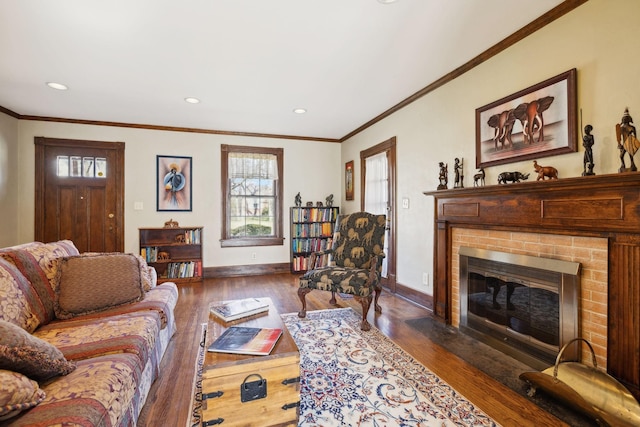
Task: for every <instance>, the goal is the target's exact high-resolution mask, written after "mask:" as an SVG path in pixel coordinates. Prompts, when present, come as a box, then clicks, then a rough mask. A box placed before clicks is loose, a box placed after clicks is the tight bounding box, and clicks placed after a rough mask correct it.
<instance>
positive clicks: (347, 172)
mask: <svg viewBox="0 0 640 427" xmlns="http://www.w3.org/2000/svg"><path fill="white" fill-rule="evenodd" d="M344 188H345V195H346V199H347V200H353V160H351V161H349V162H347V163H346V164H345V166H344Z"/></svg>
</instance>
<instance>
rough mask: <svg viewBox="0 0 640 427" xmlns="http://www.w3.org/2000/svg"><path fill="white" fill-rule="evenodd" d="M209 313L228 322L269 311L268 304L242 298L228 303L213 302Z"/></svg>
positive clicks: (262, 301) (254, 299)
mask: <svg viewBox="0 0 640 427" xmlns="http://www.w3.org/2000/svg"><path fill="white" fill-rule="evenodd" d="M210 309H211V313H213V314H214V315H216V316H217V317H219V318H220V319H222V320H224V321H225V322H230V321H232V320H236V319H240V318H242V317H247V316H251V315H254V314H258V313H262V312H265V311H269V303H268V302H266V301H265V300H259V299H257V298H244V299H235V300H229V301H220V302H214V303H213V304H211V307H210Z"/></svg>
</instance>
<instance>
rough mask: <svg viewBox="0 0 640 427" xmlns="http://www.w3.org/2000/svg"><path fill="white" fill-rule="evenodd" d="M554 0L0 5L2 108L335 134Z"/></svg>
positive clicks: (115, 0) (11, 1)
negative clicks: (300, 111) (300, 110)
mask: <svg viewBox="0 0 640 427" xmlns="http://www.w3.org/2000/svg"><path fill="white" fill-rule="evenodd" d="M560 3H562V0H536V1H531V0H398V1H397V2H396V3H393V4H386V5H385V4H381V3H380V2H378V1H377V0H324V1H318V0H271V1H267V0H182V1H178V0H112V1H99V0H57V1H42V0H3V1H1V2H0V60H1V61H2V63H1V65H0V107H4V108H5V109H8V110H9V111H10V112H13V113H15V114H17V115H20V116H38V117H54V118H62V119H73V120H89V121H101V122H118V123H127V124H134V125H154V126H167V127H184V128H196V129H206V130H216V131H228V132H243V133H244V132H249V133H261V134H274V135H290V136H302V137H313V138H328V139H339V138H342V137H343V136H345V135H347V134H349V133H350V132H352V131H354V130H355V129H357V128H359V127H361V126H362V125H363V124H365V123H367V122H368V121H370V120H372V119H373V118H375V117H376V116H378V115H380V114H381V113H383V112H385V111H387V110H388V109H390V108H392V107H393V106H395V105H397V104H398V103H400V102H401V101H403V100H405V99H406V98H408V97H410V96H411V95H413V94H415V93H416V92H418V91H420V90H421V89H423V88H425V87H426V86H428V85H429V84H430V83H432V82H434V81H436V80H437V79H439V78H441V77H443V76H444V75H446V74H447V73H449V72H451V71H452V70H454V69H455V68H457V67H459V66H461V65H463V64H465V63H466V62H468V61H469V60H470V59H472V58H474V57H476V56H477V55H479V54H480V53H482V52H484V51H485V50H487V49H488V48H490V47H491V46H493V45H495V44H496V43H498V42H500V41H501V40H503V39H504V38H505V37H507V36H509V35H510V34H512V33H514V32H515V31H517V30H518V29H520V28H522V27H523V26H525V25H526V24H528V23H530V22H531V21H533V20H535V19H536V18H538V17H539V16H541V15H543V14H545V13H546V12H548V11H549V10H551V9H552V8H554V7H555V6H557V5H558V4H560ZM46 82H58V83H63V84H65V85H67V86H68V87H69V90H67V91H56V90H53V89H50V88H49V87H47V86H46V85H45V83H46ZM186 97H196V98H199V99H200V100H201V103H199V104H188V103H186V102H185V101H184V98H186ZM298 107H301V108H305V109H307V113H306V114H301V115H300V114H295V113H293V109H294V108H298Z"/></svg>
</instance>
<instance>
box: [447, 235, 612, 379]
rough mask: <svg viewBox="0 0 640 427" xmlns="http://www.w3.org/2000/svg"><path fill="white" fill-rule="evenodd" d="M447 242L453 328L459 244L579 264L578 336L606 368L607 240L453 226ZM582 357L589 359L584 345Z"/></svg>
mask: <svg viewBox="0 0 640 427" xmlns="http://www.w3.org/2000/svg"><path fill="white" fill-rule="evenodd" d="M451 241H452V243H451V260H452V263H451V324H452V325H453V326H455V327H459V325H460V294H459V289H460V275H459V272H460V270H459V259H460V257H459V251H460V247H461V246H466V247H472V248H477V249H488V250H494V251H501V252H509V253H514V254H522V255H529V256H534V257H543V258H550V259H558V260H563V261H573V262H577V263H580V265H581V281H580V282H581V286H580V288H581V289H580V294H579V303H578V317H579V320H578V321H579V327H578V329H579V335H580V336H581V337H583V338H585V339H586V340H588V341H589V342H590V343H591V345H592V346H593V350H594V352H595V353H596V358H597V361H598V366H599V367H602V368H606V366H607V239H603V238H595V237H580V236H562V235H554V234H541V233H522V232H510V231H499V230H477V229H469V228H458V227H455V228H453V229H452V239H451ZM583 360H586V361H589V360H591V359H590V353H587V349H586V348H583Z"/></svg>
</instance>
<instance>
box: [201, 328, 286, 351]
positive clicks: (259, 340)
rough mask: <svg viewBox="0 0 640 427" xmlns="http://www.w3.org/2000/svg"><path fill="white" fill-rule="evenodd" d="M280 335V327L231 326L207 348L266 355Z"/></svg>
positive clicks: (209, 349)
mask: <svg viewBox="0 0 640 427" xmlns="http://www.w3.org/2000/svg"><path fill="white" fill-rule="evenodd" d="M281 336H282V329H280V328H251V327H246V326H231V327H230V328H229V329H227V330H226V331H224V332H223V333H222V335H220V336H219V337H218V338H216V340H215V341H214V342H213V343H212V344H211V345H210V346H209V348H208V349H207V350H208V351H211V352H214V353H234V354H253V355H259V356H266V355H268V354H269V353H271V350H273V347H275V345H276V343H277V342H278V339H279V338H280V337H281Z"/></svg>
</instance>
